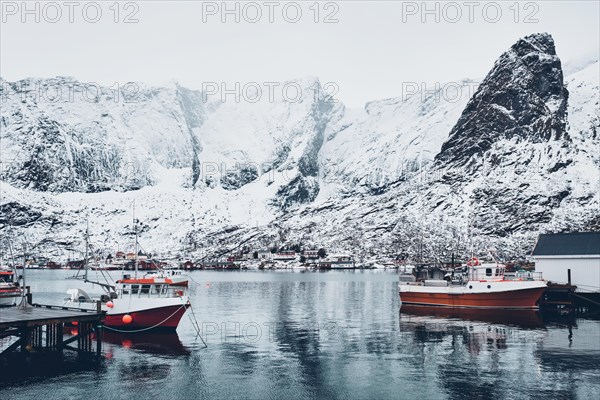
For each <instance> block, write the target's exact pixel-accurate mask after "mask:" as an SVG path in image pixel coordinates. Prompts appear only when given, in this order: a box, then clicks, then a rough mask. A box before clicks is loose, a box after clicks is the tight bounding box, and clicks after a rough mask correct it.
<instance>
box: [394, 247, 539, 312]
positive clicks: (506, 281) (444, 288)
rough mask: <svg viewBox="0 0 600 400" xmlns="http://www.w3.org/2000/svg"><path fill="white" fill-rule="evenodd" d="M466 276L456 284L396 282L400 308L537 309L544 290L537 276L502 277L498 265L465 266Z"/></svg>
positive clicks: (471, 263) (473, 262) (472, 262)
mask: <svg viewBox="0 0 600 400" xmlns="http://www.w3.org/2000/svg"><path fill="white" fill-rule="evenodd" d="M467 267H468V268H467V274H466V275H465V276H464V277H462V276H461V277H460V279H456V280H431V279H429V280H422V281H416V282H400V283H399V285H398V289H399V294H400V301H401V303H402V304H415V305H426V306H441V307H457V308H502V309H537V308H538V301H539V299H540V297H541V296H542V294H543V293H544V291H545V290H546V286H547V285H546V282H545V281H544V280H542V279H541V276H536V277H534V276H533V275H532V274H528V275H527V276H519V275H511V276H508V275H506V274H505V266H504V265H503V264H499V263H488V264H481V263H480V262H479V260H477V259H476V258H472V259H471V260H469V262H468V263H467Z"/></svg>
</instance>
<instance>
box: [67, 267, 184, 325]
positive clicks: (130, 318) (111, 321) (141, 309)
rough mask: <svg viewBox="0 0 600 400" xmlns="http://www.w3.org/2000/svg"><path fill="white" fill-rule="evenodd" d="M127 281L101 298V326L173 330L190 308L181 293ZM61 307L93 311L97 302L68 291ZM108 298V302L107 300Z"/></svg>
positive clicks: (79, 291)
mask: <svg viewBox="0 0 600 400" xmlns="http://www.w3.org/2000/svg"><path fill="white" fill-rule="evenodd" d="M145 281H146V280H145V279H138V280H137V282H132V281H131V280H127V282H123V283H118V284H117V287H116V291H114V292H109V293H111V295H108V296H107V295H104V296H101V298H100V299H98V300H100V301H101V309H102V311H106V318H105V320H104V326H105V327H107V328H110V329H112V330H116V331H121V330H122V331H150V330H175V329H177V326H178V325H179V321H180V320H181V318H182V317H183V315H184V314H185V312H186V310H187V309H188V308H189V307H190V301H189V298H188V296H187V295H186V294H184V292H183V290H180V289H177V288H173V287H171V286H170V285H168V284H165V283H146V282H145ZM67 294H68V295H69V298H68V299H67V301H66V302H65V306H69V307H76V308H82V309H88V310H95V309H96V307H97V300H94V299H92V298H90V296H89V295H88V294H87V293H86V292H85V291H84V290H83V289H69V290H68V291H67ZM111 297H112V298H111Z"/></svg>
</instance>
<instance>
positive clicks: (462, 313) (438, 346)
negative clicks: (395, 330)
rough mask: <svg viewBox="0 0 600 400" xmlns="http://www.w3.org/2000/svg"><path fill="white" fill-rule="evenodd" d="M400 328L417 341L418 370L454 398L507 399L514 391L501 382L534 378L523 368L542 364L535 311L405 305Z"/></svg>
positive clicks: (541, 331)
mask: <svg viewBox="0 0 600 400" xmlns="http://www.w3.org/2000/svg"><path fill="white" fill-rule="evenodd" d="M399 327H400V331H401V332H404V333H407V334H409V335H410V337H411V338H412V340H411V341H412V342H413V343H414V345H413V346H412V347H413V351H415V353H416V358H415V361H417V362H418V363H420V364H421V365H419V367H420V368H423V369H424V370H426V371H431V372H432V373H434V374H435V376H436V380H438V381H439V382H440V388H441V389H442V390H443V391H444V392H445V394H446V395H447V396H449V397H450V398H464V397H465V396H467V397H470V398H497V397H502V396H505V395H506V393H507V391H511V390H512V389H511V388H506V387H499V386H498V385H497V384H496V382H499V381H503V380H506V379H507V378H508V376H510V375H514V374H515V373H517V375H519V374H521V373H522V374H523V375H526V374H530V373H531V371H530V370H525V369H524V365H526V364H530V363H533V364H534V365H535V364H539V361H538V360H536V359H535V357H534V356H533V355H534V353H535V349H536V348H537V346H538V345H539V343H540V342H542V341H543V338H544V337H545V335H546V332H545V329H544V324H543V322H542V319H541V316H540V315H539V314H538V313H537V312H535V311H526V312H522V311H509V310H493V311H491V310H471V309H444V308H439V307H421V306H406V305H405V306H402V307H401V309H400V320H399ZM515 354H516V355H517V357H516V358H515ZM521 369H523V371H521V372H519V371H520V370H521ZM514 394H515V396H517V397H518V395H519V392H518V391H515V393H514ZM508 397H509V398H510V397H513V396H508Z"/></svg>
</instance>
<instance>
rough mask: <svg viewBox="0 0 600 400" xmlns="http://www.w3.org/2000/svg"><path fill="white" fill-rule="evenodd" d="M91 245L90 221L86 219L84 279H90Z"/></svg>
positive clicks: (85, 280)
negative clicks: (89, 258) (89, 254)
mask: <svg viewBox="0 0 600 400" xmlns="http://www.w3.org/2000/svg"><path fill="white" fill-rule="evenodd" d="M89 246H90V223H89V221H86V226H85V256H84V259H83V268H84V276H83V281H84V282H87V281H88V248H89Z"/></svg>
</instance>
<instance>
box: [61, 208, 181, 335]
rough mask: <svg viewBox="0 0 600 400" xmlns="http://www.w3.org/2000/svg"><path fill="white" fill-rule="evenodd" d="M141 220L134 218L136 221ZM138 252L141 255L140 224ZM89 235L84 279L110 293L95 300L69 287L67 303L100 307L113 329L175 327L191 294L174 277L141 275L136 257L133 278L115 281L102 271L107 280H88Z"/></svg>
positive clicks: (91, 308) (144, 330) (73, 305)
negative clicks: (139, 247)
mask: <svg viewBox="0 0 600 400" xmlns="http://www.w3.org/2000/svg"><path fill="white" fill-rule="evenodd" d="M135 223H137V220H135V218H134V224H135ZM135 228H136V229H135V231H136V241H135V244H136V253H135V254H137V246H138V243H137V226H136V227H135ZM87 242H88V235H87V233H86V256H85V275H84V276H83V281H84V282H88V283H92V284H95V285H99V286H100V287H102V288H103V289H104V291H105V292H106V294H104V295H102V296H101V297H100V298H99V299H96V300H94V299H92V298H90V296H89V295H88V294H87V293H86V292H85V291H84V290H82V289H69V290H68V291H67V294H68V295H69V297H68V298H67V299H66V301H65V304H64V305H65V306H69V307H76V308H80V309H88V310H94V309H97V307H98V301H100V307H101V309H102V310H103V311H106V318H105V320H104V326H105V327H106V328H108V329H110V330H114V331H117V332H120V331H133V332H147V331H150V330H175V329H177V326H178V325H179V321H180V320H181V318H182V317H183V315H184V314H185V312H186V310H187V309H188V308H189V307H190V301H189V298H188V296H187V295H186V294H185V292H184V288H182V287H174V286H173V285H171V283H173V281H172V280H171V279H170V278H166V277H159V276H152V277H142V278H138V262H137V261H138V260H137V257H136V259H135V273H134V276H133V277H132V276H131V275H129V274H124V275H123V278H122V279H119V280H117V281H116V282H114V283H111V278H110V275H108V274H105V273H104V272H103V271H99V272H100V273H101V274H102V276H103V277H104V280H105V282H98V281H91V280H89V279H88V270H89V265H88V262H87V261H88V254H87V251H88V248H89V245H88V243H87Z"/></svg>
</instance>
